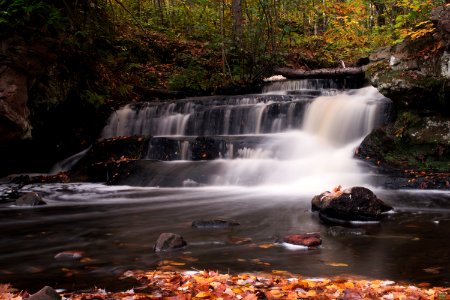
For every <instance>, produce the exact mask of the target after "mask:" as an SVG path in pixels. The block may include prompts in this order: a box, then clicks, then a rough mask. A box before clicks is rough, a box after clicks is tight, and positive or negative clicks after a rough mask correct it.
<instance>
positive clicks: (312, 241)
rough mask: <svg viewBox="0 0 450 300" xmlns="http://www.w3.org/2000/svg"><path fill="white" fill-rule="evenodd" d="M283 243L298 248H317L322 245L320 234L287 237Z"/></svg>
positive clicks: (301, 234)
mask: <svg viewBox="0 0 450 300" xmlns="http://www.w3.org/2000/svg"><path fill="white" fill-rule="evenodd" d="M282 242H284V243H288V244H292V245H297V246H304V247H317V246H320V245H321V244H322V239H321V238H320V234H318V233H300V234H289V235H286V236H285V237H283V239H282Z"/></svg>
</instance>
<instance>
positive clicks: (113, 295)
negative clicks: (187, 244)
mask: <svg viewBox="0 0 450 300" xmlns="http://www.w3.org/2000/svg"><path fill="white" fill-rule="evenodd" d="M122 278H134V279H136V280H137V287H135V288H134V289H131V290H128V291H125V292H107V291H105V290H104V289H93V290H91V291H88V292H86V291H84V292H71V293H63V294H62V296H63V298H62V299H65V300H92V299H98V300H109V299H120V300H153V299H164V300H191V299H215V300H233V299H238V300H258V299H261V300H262V299H267V300H272V299H287V300H290V299H325V300H326V299H352V300H353V299H355V300H356V299H383V300H391V299H392V300H396V299H399V300H400V299H430V300H441V299H444V300H445V299H447V300H450V287H447V288H446V287H430V286H429V285H428V284H418V285H417V286H414V285H402V284H398V283H395V282H393V281H386V280H356V279H342V278H334V279H329V278H306V277H302V276H294V275H293V274H291V273H289V272H287V271H283V270H274V271H273V272H272V273H240V274H223V273H219V272H214V271H164V270H153V271H127V272H125V273H124V274H123V277H122ZM1 293H2V290H1V289H0V299H14V300H25V299H26V296H25V297H22V296H21V295H20V294H14V293H12V292H10V291H8V292H6V291H5V290H3V296H5V295H7V298H4V297H2V294H1Z"/></svg>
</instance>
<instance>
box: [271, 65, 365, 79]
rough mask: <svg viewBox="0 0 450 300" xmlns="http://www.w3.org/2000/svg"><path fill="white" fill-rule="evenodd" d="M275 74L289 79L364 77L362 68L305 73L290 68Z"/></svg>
mask: <svg viewBox="0 0 450 300" xmlns="http://www.w3.org/2000/svg"><path fill="white" fill-rule="evenodd" d="M274 74H277V75H283V76H284V77H286V78H288V79H302V78H312V77H316V78H318V77H319V78H329V77H339V76H359V75H364V70H363V68H362V67H351V68H334V69H317V70H311V71H303V70H296V69H289V68H276V69H275V70H274Z"/></svg>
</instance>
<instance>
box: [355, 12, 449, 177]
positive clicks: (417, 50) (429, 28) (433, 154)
mask: <svg viewBox="0 0 450 300" xmlns="http://www.w3.org/2000/svg"><path fill="white" fill-rule="evenodd" d="M431 21H432V23H428V24H424V26H425V27H423V28H419V29H417V31H416V32H415V34H413V35H411V36H410V37H409V38H407V39H405V40H404V41H403V42H402V43H400V44H397V45H395V46H392V47H389V48H384V49H380V50H379V51H377V52H375V53H373V54H372V55H371V56H370V64H369V65H368V66H366V75H367V77H368V79H369V81H370V83H371V84H372V85H374V86H376V87H377V88H378V90H379V91H380V92H381V93H382V94H384V95H385V96H386V97H388V98H390V99H392V101H393V103H394V104H393V122H392V123H391V124H390V125H388V126H387V127H385V128H381V129H377V130H376V131H374V132H373V133H371V134H370V135H369V136H368V137H367V138H366V139H365V140H364V141H363V143H362V144H361V146H360V148H359V149H358V155H359V156H360V157H362V158H366V159H371V160H372V161H373V162H376V163H377V165H382V166H384V167H385V168H388V169H390V170H397V171H398V170H405V169H413V170H422V171H427V172H449V170H450V4H446V5H444V6H440V7H437V8H435V9H434V10H433V12H432V16H431Z"/></svg>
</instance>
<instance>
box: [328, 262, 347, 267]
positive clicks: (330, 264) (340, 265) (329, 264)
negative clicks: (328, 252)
mask: <svg viewBox="0 0 450 300" xmlns="http://www.w3.org/2000/svg"><path fill="white" fill-rule="evenodd" d="M326 265H327V266H331V267H348V265H347V264H344V263H334V262H333V263H328V264H326Z"/></svg>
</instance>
